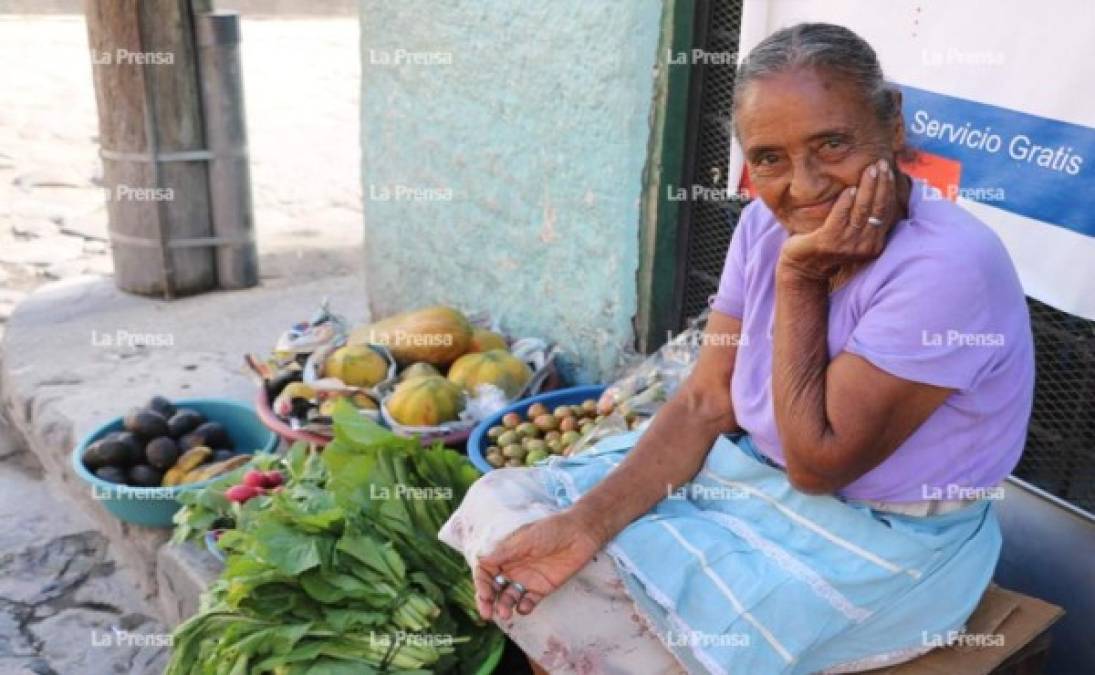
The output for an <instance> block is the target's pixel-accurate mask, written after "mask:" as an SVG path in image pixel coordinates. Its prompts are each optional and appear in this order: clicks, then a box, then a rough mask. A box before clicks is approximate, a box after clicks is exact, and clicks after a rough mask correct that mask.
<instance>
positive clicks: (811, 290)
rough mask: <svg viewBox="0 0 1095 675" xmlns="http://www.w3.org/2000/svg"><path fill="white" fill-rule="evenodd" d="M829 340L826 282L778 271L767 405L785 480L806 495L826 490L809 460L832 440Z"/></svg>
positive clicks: (783, 268) (814, 464)
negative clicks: (772, 417)
mask: <svg viewBox="0 0 1095 675" xmlns="http://www.w3.org/2000/svg"><path fill="white" fill-rule="evenodd" d="M828 335H829V284H828V280H827V279H820V278H812V277H809V276H807V275H803V274H800V273H798V272H796V271H794V270H791V269H788V268H786V267H784V266H782V265H781V266H779V267H778V268H777V272H776V309H775V326H774V328H773V336H772V340H773V344H772V405H773V408H774V411H775V417H776V426H777V427H778V428H779V435H780V443H781V445H782V447H783V454H784V459H785V461H786V464H787V472H788V475H789V478H790V479H791V482H792V483H794V484H795V485H796V486H797V487H799V488H800V489H803V490H805V491H807V492H826V491H828V490H827V485H826V484H825V483H826V482H827V481H824V480H821V478H822V477H821V476H819V475H817V466H816V462H814V461H813V460H814V459H816V458H818V457H819V456H822V455H823V454H824V453H825V452H826V450H827V448H826V446H827V445H828V442H829V440H830V436H831V427H830V425H829V420H828V416H827V414H826V401H825V376H826V368H827V367H828V365H829V340H828Z"/></svg>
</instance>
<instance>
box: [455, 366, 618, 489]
mask: <svg viewBox="0 0 1095 675" xmlns="http://www.w3.org/2000/svg"><path fill="white" fill-rule="evenodd" d="M605 386H606V385H603V384H587V385H583V386H580V387H570V388H569V389H556V390H555V391H549V392H548V393H546V394H540V395H538V396H530V397H529V398H525V399H521V400H520V401H515V402H514V403H511V404H510V405H508V406H506V407H505V408H502V409H501V410H499V411H498V412H496V413H494V414H493V415H491V416H489V417H487V418H486V419H484V420H483V421H482V422H480V423H479V424H478V425H477V426H476V427H475V428H474V429H472V432H471V436H469V437H468V459H470V460H471V463H472V464H474V465H475V468H477V469H479V470H480V471H482V472H483V473H486V472H488V471H492V470H494V467H493V466H491V465H490V463H489V462H487V458H486V457H485V456H484V453H485V452H486V450H487V447H488V446H489V445H490V442H489V439H488V438H487V430H488V429H490V428H491V427H495V426H498V425H499V424H501V423H502V418H503V417H504V416H505V415H507V414H508V413H511V412H515V413H518V414H521V415H524V413H525V411H526V410H528V407H529V406H530V405H532V404H534V403H542V404H543V405H545V406H547V407H548V408H554V407H555V406H559V405H575V404H578V403H581V402H582V401H584V400H586V399H590V398H592V399H598V398H600V397H601V394H602V393H604V390H605Z"/></svg>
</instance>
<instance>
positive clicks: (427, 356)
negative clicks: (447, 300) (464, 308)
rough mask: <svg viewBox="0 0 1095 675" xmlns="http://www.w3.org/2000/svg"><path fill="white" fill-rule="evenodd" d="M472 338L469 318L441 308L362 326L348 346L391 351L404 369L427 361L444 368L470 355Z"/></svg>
mask: <svg viewBox="0 0 1095 675" xmlns="http://www.w3.org/2000/svg"><path fill="white" fill-rule="evenodd" d="M471 337H472V325H471V323H470V322H469V321H468V317H466V316H464V314H463V313H462V312H460V311H459V310H457V309H453V308H452V307H445V306H444V305H437V306H435V307H426V308H425V309H418V310H414V311H412V312H405V313H403V314H397V315H395V316H390V317H388V318H386V319H382V320H380V321H377V322H376V323H372V324H369V325H367V326H359V327H358V328H355V329H354V330H353V331H352V332H351V333H350V338H349V340H348V341H347V343H348V344H351V345H362V344H374V345H382V346H384V347H387V348H388V350H389V351H391V353H392V356H394V357H395V360H396V361H397V362H398V363H399V365H401V366H405V365H408V364H411V363H414V362H416V361H425V362H426V363H429V364H432V365H434V366H438V367H444V366H447V365H449V364H450V363H452V362H453V361H455V360H456V358H457V357H459V356H460V355H461V354H464V353H465V352H467V351H468V345H470V344H471Z"/></svg>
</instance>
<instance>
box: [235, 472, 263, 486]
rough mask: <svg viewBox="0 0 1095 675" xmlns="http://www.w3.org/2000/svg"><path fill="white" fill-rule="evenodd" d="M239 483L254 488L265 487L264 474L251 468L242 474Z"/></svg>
mask: <svg viewBox="0 0 1095 675" xmlns="http://www.w3.org/2000/svg"><path fill="white" fill-rule="evenodd" d="M241 485H246V486H247V487H251V488H255V489H259V488H264V487H266V474H265V473H264V472H262V471H256V470H255V469H251V470H250V471H248V472H247V473H245V474H243V482H242V483H241Z"/></svg>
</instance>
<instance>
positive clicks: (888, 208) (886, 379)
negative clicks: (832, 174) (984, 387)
mask: <svg viewBox="0 0 1095 675" xmlns="http://www.w3.org/2000/svg"><path fill="white" fill-rule="evenodd" d="M875 174H876V175H875V176H871V175H870V174H869V173H868V172H867V171H864V172H863V176H862V178H861V180H860V184H859V186H858V187H859V190H858V193H857V192H856V190H855V189H851V190H845V191H844V193H842V194H841V196H840V198H839V199H838V200H837V203H836V204H835V205H834V206H833V209H832V211H831V212H830V214H829V217H828V218H827V219H826V222H825V224H824V225H822V227H820V228H819V229H817V230H815V231H813V232H811V233H809V234H805V235H801V234H798V235H794V236H792V237H790V238H789V239H788V240H787V242H786V243H785V244H784V246H783V250H782V251H781V254H780V259H779V263H778V264H777V267H776V311H775V325H774V327H773V336H772V340H773V345H772V405H773V408H774V411H775V416H776V427H777V429H778V430H779V438H780V445H781V446H782V448H783V455H784V460H785V462H786V465H787V477H788V479H789V480H790V481H791V484H792V485H794V486H795V487H796V488H798V489H799V490H801V491H803V492H810V493H819V494H820V493H832V492H836V491H837V490H840V489H841V488H843V487H844V486H846V485H848V484H849V483H851V482H853V481H854V480H856V479H857V478H859V477H860V476H862V475H863V474H865V473H867V472H868V471H870V470H871V469H873V468H874V467H876V466H878V465H879V464H881V463H882V462H883V461H884V460H885V459H886V458H887V457H889V456H890V455H891V454H892V453H893V452H894V451H895V450H897V448H898V447H899V446H900V445H901V444H902V443H904V442H905V439H906V438H908V437H909V436H910V435H911V434H912V433H913V432H914V431H916V429H917V427H919V426H920V425H921V424H923V423H924V421H925V420H927V419H928V417H929V416H930V415H931V414H932V413H933V412H935V410H936V409H937V408H938V407H939V406H941V405H942V404H943V402H944V401H945V400H946V399H947V397H948V396H950V394H951V393H953V392H952V390H950V389H946V388H943V387H936V386H932V385H928V384H922V383H919V382H912V381H909V380H905V379H902V378H899V377H896V376H894V375H890V374H889V373H887V372H885V371H883V370H882V369H880V368H877V367H875V366H874V365H873V364H871V363H870V362H869V361H867V360H866V359H864V358H862V357H860V356H857V355H854V354H850V353H848V352H842V353H840V354H838V355H837V356H836V358H834V359H833V360H832V362H830V361H829V344H828V342H829V338H828V336H829V279H830V278H831V273H832V271H833V270H835V269H837V267H838V266H839V265H840V264H856V263H863V262H867V261H870V260H873V259H874V258H876V257H878V255H879V254H881V252H882V249H883V247H884V246H885V236H886V230H887V229H888V228H889V227H892V225H893V222H894V220H895V214H894V206H893V204H894V198H893V195H894V174H893V172H892V171H890V169H889V166H888V165H887V164H885V163H884V162H883V163H881V165H880V166H879V167H878V170H877V171H876V172H875ZM872 214H873V215H874V216H875V217H877V218H879V220H881V221H883V222H886V223H888V224H887V225H886V226H885V227H876V226H874V225H870V224H868V223H867V222H866V220H867V218H868V216H871V215H872ZM908 330H918V328H917V327H915V326H910V327H909V328H908Z"/></svg>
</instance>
